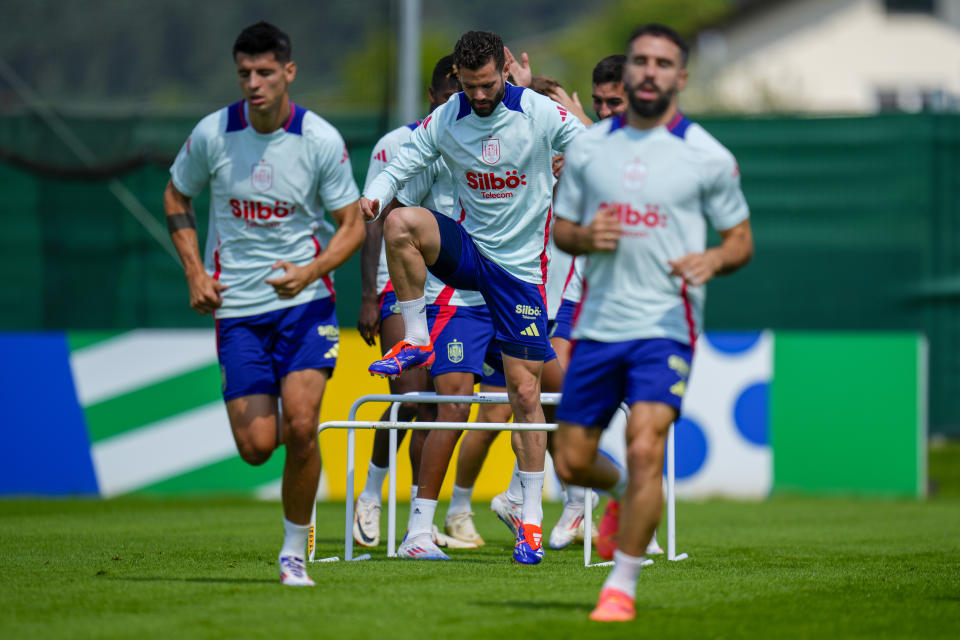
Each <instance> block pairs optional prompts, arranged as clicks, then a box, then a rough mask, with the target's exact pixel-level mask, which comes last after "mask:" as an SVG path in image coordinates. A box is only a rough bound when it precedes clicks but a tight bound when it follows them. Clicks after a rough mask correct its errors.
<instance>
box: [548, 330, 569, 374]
mask: <svg viewBox="0 0 960 640" xmlns="http://www.w3.org/2000/svg"><path fill="white" fill-rule="evenodd" d="M550 346H551V347H553V352H554V353H556V354H557V363H558V364H559V365H560V368H561V369H562V370H566V369H567V367H569V366H570V340H569V338H561V337H558V336H556V335H554V336H551V338H550Z"/></svg>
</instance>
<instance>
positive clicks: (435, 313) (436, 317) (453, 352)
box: [427, 304, 494, 380]
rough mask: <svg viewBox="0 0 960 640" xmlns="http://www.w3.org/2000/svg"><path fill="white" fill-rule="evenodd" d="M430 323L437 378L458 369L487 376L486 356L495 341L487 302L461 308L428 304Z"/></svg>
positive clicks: (432, 368)
mask: <svg viewBox="0 0 960 640" xmlns="http://www.w3.org/2000/svg"><path fill="white" fill-rule="evenodd" d="M427 326H429V327H430V344H432V345H433V352H434V354H436V355H435V356H434V361H433V366H432V367H430V375H431V376H433V377H434V378H435V377H437V376H439V375H443V374H444V373H452V372H455V371H460V372H467V373H472V374H474V376H475V377H476V379H477V380H479V379H480V377H481V376H482V375H483V357H484V355H485V354H486V353H487V349H488V348H489V347H490V346H491V344H494V331H493V324H492V323H491V322H490V312H489V311H487V308H486V307H485V306H483V305H480V306H475V307H458V306H454V305H448V304H428V305H427Z"/></svg>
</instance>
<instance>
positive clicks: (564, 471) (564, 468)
mask: <svg viewBox="0 0 960 640" xmlns="http://www.w3.org/2000/svg"><path fill="white" fill-rule="evenodd" d="M591 462H592V461H591V460H589V459H588V458H587V456H585V455H583V453H582V452H579V451H576V450H573V449H570V448H557V449H556V453H555V455H554V456H553V467H554V469H555V470H556V472H557V477H559V478H560V480H562V481H563V482H566V483H568V484H577V483H578V482H579V481H580V479H581V477H583V476H584V474H585V473H586V472H587V471H588V470H589V469H590V465H591Z"/></svg>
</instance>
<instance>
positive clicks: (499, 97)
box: [470, 82, 507, 117]
mask: <svg viewBox="0 0 960 640" xmlns="http://www.w3.org/2000/svg"><path fill="white" fill-rule="evenodd" d="M506 93H507V84H506V83H505V82H504V83H501V85H500V91H498V92H497V95H495V96H494V97H493V100H491V101H490V106H489V107H485V108H483V109H478V108H477V105H476V104H474V102H473V100H471V101H470V107H471V108H472V109H473V112H474V113H476V114H477V115H478V116H480V117H486V116H488V115H490V114H491V113H493V110H494V109H496V108H497V105H498V104H500V102H501V101H502V100H503V96H504V95H506Z"/></svg>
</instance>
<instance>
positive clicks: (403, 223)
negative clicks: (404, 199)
mask: <svg viewBox="0 0 960 640" xmlns="http://www.w3.org/2000/svg"><path fill="white" fill-rule="evenodd" d="M415 222H416V208H415V207H400V208H398V209H394V210H393V211H391V212H390V215H388V216H387V219H386V220H384V221H383V237H384V239H385V240H386V241H387V242H388V243H391V242H396V241H403V240H404V239H407V238H409V237H410V235H411V233H412V231H413V227H414V223H415Z"/></svg>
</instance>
